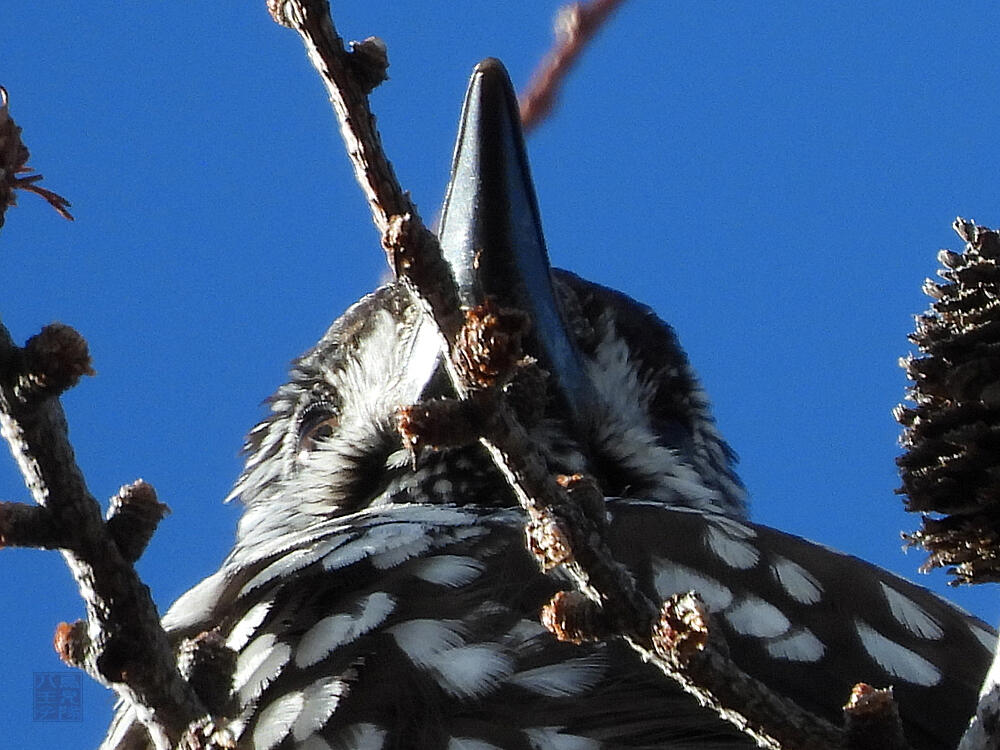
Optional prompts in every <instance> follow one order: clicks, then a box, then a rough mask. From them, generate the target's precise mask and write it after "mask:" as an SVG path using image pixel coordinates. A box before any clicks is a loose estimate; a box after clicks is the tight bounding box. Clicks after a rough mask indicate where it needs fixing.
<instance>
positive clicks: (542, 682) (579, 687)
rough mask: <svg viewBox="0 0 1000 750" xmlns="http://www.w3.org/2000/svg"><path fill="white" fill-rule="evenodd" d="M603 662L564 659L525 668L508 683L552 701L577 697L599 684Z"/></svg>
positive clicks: (597, 660) (587, 658)
mask: <svg viewBox="0 0 1000 750" xmlns="http://www.w3.org/2000/svg"><path fill="white" fill-rule="evenodd" d="M604 671H605V662H604V659H603V658H601V657H599V656H585V657H580V658H577V659H567V660H566V661H563V662H559V663H558V664H547V665H545V666H543V667H535V668H534V669H525V670H524V671H521V672H518V673H516V674H514V675H512V676H511V678H510V679H509V680H507V682H508V684H510V685H516V686H518V687H521V688H524V689H525V690H527V691H529V692H532V693H537V694H538V695H545V696H549V697H551V698H566V697H568V696H571V695H579V694H580V693H582V692H583V691H584V690H589V689H590V688H592V687H593V686H594V685H596V684H597V683H598V681H599V680H600V679H601V677H602V676H603V675H604Z"/></svg>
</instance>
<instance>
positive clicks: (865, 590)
mask: <svg viewBox="0 0 1000 750" xmlns="http://www.w3.org/2000/svg"><path fill="white" fill-rule="evenodd" d="M559 279H560V284H559V285H560V289H561V292H560V293H561V295H562V298H563V300H564V305H565V307H566V308H567V310H568V311H569V312H567V317H568V318H570V319H571V320H573V321H574V322H573V323H572V324H570V327H571V329H572V330H574V331H577V332H579V333H577V336H578V339H579V345H580V348H581V351H583V352H585V353H586V356H587V360H588V361H587V363H586V366H587V367H588V368H589V370H590V372H591V373H592V375H591V376H592V377H593V379H594V380H595V382H597V384H598V385H597V390H598V393H599V394H601V397H602V398H603V399H606V401H607V404H608V405H609V406H608V408H607V411H606V414H607V419H606V421H605V423H604V424H602V425H601V427H600V429H599V430H598V431H597V433H596V434H597V438H596V441H595V444H592V445H583V444H581V443H580V441H579V439H578V437H577V436H575V435H573V434H571V433H570V432H569V431H568V430H567V429H566V428H565V425H564V424H563V423H562V422H561V421H560V419H559V418H558V415H546V417H545V418H543V419H542V420H540V422H539V424H538V425H537V426H536V428H535V429H536V433H535V436H536V439H538V440H540V441H549V442H548V443H547V444H546V445H544V446H543V448H544V449H545V450H546V452H547V454H548V455H549V456H550V458H551V460H552V461H553V462H554V463H555V464H557V465H560V464H561V466H560V468H577V469H581V468H582V469H585V470H588V471H590V472H592V473H594V474H595V475H596V477H597V479H598V480H599V481H600V482H601V483H602V484H603V486H604V487H605V489H606V491H607V493H608V494H609V495H611V494H616V495H620V496H621V497H618V498H617V499H609V501H608V509H609V512H610V517H611V519H612V521H611V527H610V531H611V535H610V542H611V544H612V546H613V548H614V550H615V552H616V554H617V555H618V556H619V559H621V560H622V561H623V562H624V563H625V564H626V565H628V567H629V568H630V569H631V570H632V572H633V574H634V575H635V576H636V579H637V581H638V582H639V583H640V585H641V586H642V587H644V588H645V589H646V591H647V592H648V593H649V594H650V595H651V596H654V597H656V598H658V599H662V598H665V597H666V596H668V595H670V594H672V593H675V592H677V591H686V590H689V589H695V590H697V591H698V592H699V593H700V594H701V595H702V597H703V598H704V599H705V601H706V602H707V604H708V606H709V608H710V610H711V611H712V613H713V615H714V621H715V622H716V623H718V626H719V627H721V628H722V629H723V631H724V633H725V635H726V638H727V641H728V643H729V646H730V649H731V652H732V655H733V657H734V659H735V660H736V661H737V662H738V663H739V664H740V665H741V666H742V667H743V668H744V669H746V670H747V671H748V672H750V673H751V674H753V675H754V676H756V677H758V678H759V679H761V680H763V681H764V682H766V683H767V684H769V685H771V686H772V687H773V688H774V689H776V690H778V691H780V692H783V693H785V694H787V695H790V696H792V697H794V698H795V699H796V700H797V701H799V702H800V703H802V704H803V705H805V706H806V707H807V708H810V709H812V710H814V711H816V712H818V713H820V714H821V715H824V716H826V717H827V718H829V719H830V720H831V721H835V722H838V721H839V716H840V707H841V706H842V704H843V702H844V701H845V699H846V697H847V694H848V691H849V689H850V687H851V686H852V685H853V684H854V683H855V682H858V681H867V682H869V683H871V684H873V685H876V686H888V685H893V686H894V688H895V691H896V696H897V698H898V699H899V703H900V706H901V708H902V710H903V712H904V720H905V722H906V728H907V732H908V735H909V739H910V741H911V743H912V744H913V745H914V747H916V748H934V747H941V746H945V745H948V744H953V743H954V742H955V740H956V739H957V736H958V735H959V734H960V732H961V730H962V728H963V724H964V720H965V718H966V717H967V716H968V715H969V714H970V713H971V711H972V709H973V706H974V704H975V698H976V691H977V688H978V685H979V683H980V681H981V678H982V675H983V673H984V672H985V670H986V667H987V664H988V659H989V653H990V650H991V649H992V644H993V634H992V632H991V631H990V630H989V629H988V628H986V627H985V626H984V625H982V624H981V623H979V622H978V621H976V620H974V619H973V618H971V617H969V616H967V615H966V614H964V613H963V612H961V611H959V610H958V609H956V608H954V607H952V606H951V605H949V604H947V603H946V602H944V601H943V600H940V599H938V598H937V597H935V596H934V595H932V594H930V593H929V592H927V591H925V590H923V589H920V588H919V587H916V586H914V585H912V584H909V583H907V582H905V581H902V580H901V579H899V578H897V577H895V576H893V575H891V574H889V573H887V572H885V571H883V570H880V569H878V568H875V567H873V566H870V565H868V564H866V563H864V562H862V561H860V560H857V559H856V558H852V557H848V556H845V555H841V554H839V553H836V552H833V551H830V550H828V549H826V548H824V547H822V546H819V545H815V544H812V543H810V542H806V541H804V540H801V539H798V538H795V537H791V536H788V535H785V534H781V533H780V532H777V531H774V530H772V529H767V528H764V527H760V526H755V525H752V524H750V523H749V522H747V521H746V520H744V518H743V499H742V488H741V486H740V484H739V481H738V479H737V478H736V476H735V473H734V472H733V467H732V463H733V455H732V453H731V451H729V449H728V447H727V446H726V445H725V443H724V442H723V441H722V439H721V437H720V436H719V435H718V433H717V431H716V430H715V427H714V423H713V422H712V419H711V415H710V413H709V411H708V407H707V402H706V400H705V398H704V396H703V395H702V393H701V390H700V388H699V387H698V386H697V383H696V382H695V380H694V378H693V377H692V376H691V373H690V369H689V368H688V366H687V362H686V360H685V359H684V356H683V353H682V352H681V351H680V349H679V347H677V345H676V341H675V339H674V338H673V334H672V332H670V331H669V329H667V328H666V327H665V326H663V324H662V323H660V322H659V321H658V320H657V319H656V318H655V316H653V315H652V314H651V313H650V312H649V311H648V310H647V309H646V308H644V307H642V306H639V305H637V304H635V303H634V302H632V301H631V300H628V298H626V297H624V296H622V295H618V294H617V293H614V292H610V291H609V290H604V289H602V288H600V287H597V286H595V285H592V284H589V283H587V282H583V281H581V280H579V279H576V278H575V277H573V276H570V275H568V274H567V275H561V276H560V277H559ZM573 311H575V313H574V312H573ZM574 315H575V317H573V316H574ZM649 344H652V348H651V349H649V348H648V345H649ZM644 347H646V348H644ZM439 350H440V344H439V341H438V340H437V338H436V333H434V332H433V331H432V329H431V328H430V326H428V325H427V324H425V322H424V320H423V318H422V317H421V314H420V312H419V309H418V307H417V306H416V305H414V304H413V303H412V302H411V301H410V298H409V293H408V292H407V291H406V289H405V288H403V287H402V286H395V285H390V286H388V287H385V288H383V289H381V290H379V291H378V292H377V293H375V294H374V295H371V296H369V297H367V298H365V299H364V300H362V301H361V302H359V303H358V304H357V305H355V306H354V307H352V308H351V309H350V310H349V311H348V312H347V313H346V314H345V315H344V316H343V317H342V318H341V319H340V320H339V321H337V323H335V324H334V326H333V327H332V328H331V329H330V331H329V332H328V333H327V334H326V336H325V337H324V338H323V339H322V340H321V342H320V343H319V344H318V345H317V347H316V348H315V349H314V350H312V351H311V352H309V353H308V354H306V355H305V356H304V357H302V358H301V359H300V360H298V361H297V362H296V363H295V365H294V367H293V372H292V379H291V381H290V382H289V383H288V384H287V385H285V386H282V387H281V388H280V389H279V391H278V393H277V394H276V395H275V397H274V398H273V399H272V400H271V402H270V407H271V410H272V413H271V416H269V417H268V418H267V419H265V420H264V422H262V423H261V424H260V425H258V427H256V428H255V429H254V430H253V431H252V432H251V434H250V438H249V441H248V445H247V451H248V456H247V464H246V470H245V472H244V474H243V475H242V477H241V478H240V480H239V481H238V483H237V485H236V489H235V490H234V494H236V495H239V497H240V498H241V499H242V500H243V501H244V503H245V504H246V506H247V510H246V512H245V514H244V517H243V520H242V521H241V523H240V527H239V533H238V538H237V542H236V546H235V547H234V549H233V551H232V552H231V553H230V555H229V557H228V558H227V559H226V561H225V562H224V563H223V565H222V567H221V568H220V570H219V571H218V572H217V573H215V574H214V575H212V576H210V577H209V578H207V579H206V580H205V581H203V582H202V583H201V584H199V585H198V586H196V587H195V588H194V589H192V590H191V591H190V592H188V593H187V594H186V595H185V596H184V597H182V598H181V599H180V600H179V601H178V602H177V603H176V604H175V605H174V607H172V608H171V610H170V612H169V613H168V614H167V615H166V617H165V618H164V624H165V626H166V627H167V628H168V630H169V631H170V632H171V634H172V635H173V636H174V637H175V638H176V639H178V640H180V639H182V638H185V637H191V636H194V635H197V634H198V633H200V632H203V631H205V630H211V629H217V630H218V632H219V633H220V634H221V635H222V636H223V637H224V638H225V639H226V641H227V643H228V644H229V645H230V646H231V647H232V648H233V649H235V650H236V651H237V652H238V654H239V656H238V660H237V666H236V671H235V675H234V690H235V692H236V696H237V698H238V704H239V715H238V716H237V717H236V719H235V721H234V723H233V725H232V728H233V731H234V732H235V733H236V734H237V735H238V736H239V742H240V747H245V748H252V749H253V750H272V749H273V748H281V749H283V750H286V749H288V748H299V750H326V749H327V748H441V749H442V750H444V749H445V748H447V749H449V750H457V749H458V748H474V749H476V750H488V749H489V748H526V749H527V748H532V749H535V750H538V749H540V748H547V749H548V748H551V749H557V750H569V749H573V750H577V749H579V750H592V749H596V748H654V747H656V748H660V747H669V748H725V747H750V746H751V743H750V742H748V740H747V739H746V738H745V737H744V736H742V735H741V734H739V733H738V732H736V731H735V730H734V729H732V728H731V727H729V726H728V725H725V724H723V723H722V722H721V721H720V720H719V719H718V718H716V717H715V716H714V715H712V714H711V713H710V712H707V711H705V710H703V709H701V708H699V707H698V706H697V705H696V704H695V703H694V701H693V700H692V699H690V698H689V697H687V696H686V695H685V694H683V693H681V692H680V691H679V690H678V689H677V688H676V687H675V686H673V685H672V684H671V683H669V682H668V681H666V680H665V679H663V678H662V676H660V675H659V674H658V673H657V672H656V671H655V670H653V669H652V668H651V667H649V666H648V665H645V664H643V663H641V661H640V660H639V659H638V658H637V657H636V656H635V655H634V654H633V653H632V652H631V651H629V650H628V649H626V648H625V647H623V646H622V645H621V644H616V643H610V644H604V645H592V646H583V647H575V646H570V645H566V644H561V643H558V642H556V641H555V640H554V639H553V638H552V637H551V636H550V635H549V634H548V633H547V632H545V631H544V630H543V629H542V628H541V626H540V625H539V624H538V612H539V610H540V608H541V606H542V605H543V604H544V603H545V602H546V601H547V600H548V598H549V597H550V596H551V595H552V594H553V593H554V592H555V591H556V590H558V589H559V588H561V587H562V585H563V582H562V581H561V580H560V579H559V576H558V574H550V575H543V574H542V573H540V572H539V571H538V569H537V567H536V565H535V563H534V562H533V560H532V559H531V558H530V557H529V555H528V554H527V553H526V552H525V550H524V544H523V531H522V528H521V523H522V518H521V515H520V512H519V510H518V509H517V507H516V505H515V503H514V500H513V499H512V497H511V494H510V492H509V490H508V488H507V487H506V486H505V484H504V483H503V481H502V479H501V478H500V476H499V474H498V473H497V472H496V470H495V469H494V468H493V467H492V465H491V464H490V463H489V460H488V459H487V458H486V457H485V455H483V454H482V453H480V451H479V449H478V448H476V447H472V448H466V449H460V450H452V451H446V452H443V453H439V454H428V455H425V456H422V457H421V460H420V462H419V463H418V465H417V466H416V467H414V466H413V465H412V463H411V461H410V458H409V456H408V454H407V453H406V452H405V451H403V449H402V446H401V444H400V441H399V439H398V437H397V436H396V434H395V432H394V427H393V420H392V416H393V414H394V413H395V409H396V408H397V407H398V406H399V405H402V404H408V403H413V402H414V401H416V400H418V399H421V398H432V397H436V396H439V395H443V393H442V391H443V390H445V389H446V388H447V385H446V382H447V381H446V379H445V378H443V377H441V373H440V367H441V361H440V354H439ZM665 384H667V385H665ZM316 408H322V409H323V410H325V411H324V415H326V414H329V415H330V419H331V420H332V421H331V422H330V424H331V425H332V427H331V429H330V430H329V431H327V432H325V433H324V434H323V436H322V438H321V439H316V440H312V439H310V440H305V441H304V439H303V429H304V428H305V426H307V425H308V424H309V422H308V421H304V415H307V414H310V413H312V411H311V410H314V409H316ZM145 746H146V740H145V735H144V732H143V730H142V728H141V727H140V726H138V725H137V724H135V723H134V721H133V717H131V716H130V715H129V714H128V713H127V712H123V713H122V714H121V715H119V716H118V717H117V720H116V723H115V726H114V727H113V728H112V733H111V734H110V735H109V738H108V740H107V742H106V743H105V745H104V748H105V750H112V749H116V750H125V749H126V748H129V749H134V748H142V747H145Z"/></svg>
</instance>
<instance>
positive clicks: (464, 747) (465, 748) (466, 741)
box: [448, 737, 503, 750]
mask: <svg viewBox="0 0 1000 750" xmlns="http://www.w3.org/2000/svg"><path fill="white" fill-rule="evenodd" d="M448 750H503V748H502V747H497V746H496V745H494V744H493V743H491V742H485V741H484V740H478V739H476V738H474V737H452V738H451V739H450V740H448Z"/></svg>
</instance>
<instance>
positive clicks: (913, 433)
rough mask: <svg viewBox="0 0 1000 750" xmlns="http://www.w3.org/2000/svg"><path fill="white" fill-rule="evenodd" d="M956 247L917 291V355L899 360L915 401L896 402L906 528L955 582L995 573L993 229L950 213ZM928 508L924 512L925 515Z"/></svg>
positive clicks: (999, 463) (997, 339) (998, 273)
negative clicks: (913, 527)
mask: <svg viewBox="0 0 1000 750" xmlns="http://www.w3.org/2000/svg"><path fill="white" fill-rule="evenodd" d="M953 226H954V228H955V231H956V232H957V233H958V234H959V236H960V237H961V238H962V239H963V240H965V241H966V248H965V252H964V253H961V254H959V253H954V252H951V251H950V250H942V251H941V252H940V253H939V254H938V260H939V261H940V262H941V264H942V265H943V266H944V269H942V270H940V271H938V274H939V275H940V276H941V277H942V278H943V279H945V281H946V283H943V284H940V283H935V282H933V281H931V280H930V279H928V280H927V282H925V284H924V292H925V293H926V294H927V295H928V296H929V297H931V298H932V299H933V300H934V302H933V303H932V304H931V309H930V310H929V311H927V312H926V313H924V314H922V315H920V316H918V317H917V320H916V332H915V333H913V334H911V335H910V337H909V339H910V341H912V342H913V343H914V344H916V346H917V348H918V349H919V350H920V352H921V355H922V356H919V357H914V356H912V355H911V356H909V357H906V358H904V359H903V360H902V361H901V363H900V364H901V365H902V366H903V368H904V369H905V370H906V374H907V375H908V376H909V377H910V379H911V380H912V381H913V384H912V385H911V386H910V387H909V388H908V389H907V396H908V398H909V399H910V400H911V401H913V402H915V403H916V407H915V408H910V407H904V406H902V405H900V406H898V407H896V409H895V412H894V415H895V417H896V419H897V420H898V421H899V423H900V424H902V425H903V427H904V430H903V434H902V437H901V443H902V445H903V447H904V448H905V449H906V453H904V454H903V455H902V456H900V457H899V458H898V459H897V460H896V463H897V464H898V465H899V468H900V474H901V477H902V487H901V488H900V489H899V490H898V492H900V493H901V494H905V495H906V496H907V500H906V508H907V510H909V511H914V512H921V513H923V514H924V516H923V524H922V527H921V528H920V530H919V531H917V532H916V533H914V534H911V535H907V539H908V540H909V542H910V543H911V544H919V545H921V546H923V547H924V548H925V549H926V550H927V551H928V552H930V556H929V558H928V560H927V562H926V563H924V565H923V566H922V568H921V569H922V570H925V571H926V570H929V569H931V568H935V567H941V566H945V565H949V566H954V567H953V568H951V569H950V571H949V572H951V573H953V574H955V576H956V578H957V581H956V583H980V582H984V581H998V580H1000V502H998V499H1000V263H998V260H1000V234H998V233H997V232H996V231H995V230H991V229H986V228H984V227H979V226H976V225H975V224H973V223H971V222H967V221H965V220H964V219H956V221H955V223H954V225H953ZM928 514H932V515H928Z"/></svg>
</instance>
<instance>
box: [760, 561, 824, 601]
mask: <svg viewBox="0 0 1000 750" xmlns="http://www.w3.org/2000/svg"><path fill="white" fill-rule="evenodd" d="M771 573H772V575H774V578H775V580H777V581H778V583H779V584H781V587H782V588H783V589H784V590H785V593H787V594H788V595H789V596H790V597H792V599H794V600H795V601H797V602H799V603H800V604H815V603H816V602H818V601H819V600H820V599H821V598H822V597H823V586H822V585H821V584H820V582H819V581H818V580H817V579H816V577H815V576H813V574H812V573H810V572H809V571H808V570H806V569H805V568H803V567H802V566H801V565H799V564H798V563H795V562H792V561H791V560H789V559H787V558H785V557H775V558H774V559H773V560H772V561H771Z"/></svg>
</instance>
